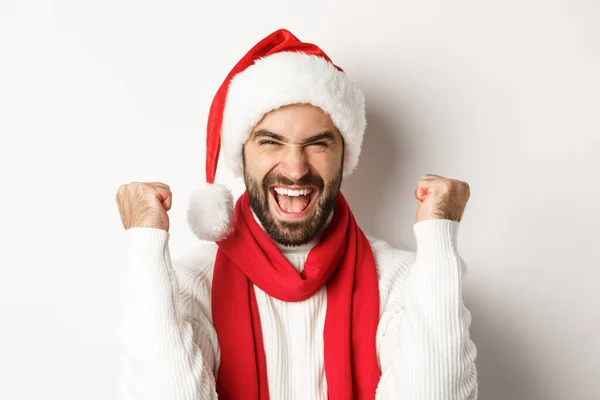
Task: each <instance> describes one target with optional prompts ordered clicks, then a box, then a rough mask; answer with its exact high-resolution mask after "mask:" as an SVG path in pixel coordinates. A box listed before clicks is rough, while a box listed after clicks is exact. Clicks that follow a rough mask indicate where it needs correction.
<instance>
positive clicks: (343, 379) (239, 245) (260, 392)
mask: <svg viewBox="0 0 600 400" xmlns="http://www.w3.org/2000/svg"><path fill="white" fill-rule="evenodd" d="M217 244H218V251H217V255H216V260H215V267H214V275H213V284H212V285H213V286H212V316H213V323H214V326H215V329H216V332H217V337H218V341H219V346H220V351H221V360H220V365H219V371H218V376H217V382H216V386H217V394H218V396H219V399H220V400H242V399H243V400H268V399H269V391H268V382H267V368H266V356H265V352H264V345H263V338H262V332H261V325H260V317H259V312H258V305H257V303H256V297H255V294H254V290H253V284H254V285H256V286H258V287H259V288H260V289H262V290H263V291H264V292H265V293H267V294H269V295H270V296H272V297H275V298H277V299H279V300H282V301H303V300H306V299H308V298H310V297H311V296H312V295H313V294H315V293H316V292H317V291H318V290H319V289H320V288H321V287H323V285H327V311H326V315H325V327H324V332H323V336H324V337H323V340H324V348H325V349H324V361H325V375H326V379H327V387H328V398H329V400H349V399H358V400H363V399H365V400H366V399H369V400H372V399H374V398H375V389H376V387H377V384H378V382H379V378H380V375H381V372H380V370H379V365H378V361H377V354H376V349H375V333H376V330H377V323H378V321H379V288H378V282H377V272H376V268H375V260H374V258H373V253H372V251H371V246H370V244H369V242H368V239H367V238H366V236H365V234H364V233H363V232H362V230H361V229H360V228H359V227H358V225H357V223H356V221H355V219H354V216H353V214H352V212H351V211H350V208H349V206H348V203H347V202H346V199H345V198H344V196H343V195H342V194H341V193H339V195H338V197H337V199H336V204H335V209H334V215H333V218H332V220H331V222H330V224H329V225H328V226H327V228H326V229H325V231H324V233H323V235H322V237H321V240H320V241H319V243H318V244H317V245H316V246H315V247H314V248H313V249H312V250H311V251H310V252H309V254H308V257H307V259H306V262H305V264H304V270H303V271H302V272H301V273H299V272H298V271H296V269H295V268H294V266H293V265H292V264H290V263H289V261H287V259H286V258H285V257H284V256H283V254H282V253H281V251H280V249H279V248H278V247H277V244H276V243H275V242H274V241H273V240H272V239H271V238H270V237H269V236H268V234H267V233H266V232H265V231H264V230H263V228H262V227H261V226H260V225H259V224H258V223H257V222H256V220H255V219H254V216H253V215H252V211H251V209H250V201H249V197H248V193H247V192H246V193H244V194H243V195H242V196H241V197H240V198H239V199H238V201H237V202H236V205H235V211H234V230H233V233H231V234H230V235H229V236H228V237H227V238H225V239H224V240H221V241H219V242H217Z"/></svg>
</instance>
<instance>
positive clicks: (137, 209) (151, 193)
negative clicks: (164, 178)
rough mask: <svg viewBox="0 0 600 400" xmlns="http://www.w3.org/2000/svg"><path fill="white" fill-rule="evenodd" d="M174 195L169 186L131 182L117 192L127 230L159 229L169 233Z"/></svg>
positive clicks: (122, 219) (120, 210) (118, 203)
mask: <svg viewBox="0 0 600 400" xmlns="http://www.w3.org/2000/svg"><path fill="white" fill-rule="evenodd" d="M172 197H173V194H172V193H171V188H170V187H169V185H167V184H164V183H160V182H131V183H128V184H124V185H121V187H119V190H118V191H117V205H118V206H119V212H120V213H121V222H123V226H124V227H125V229H129V228H134V227H147V228H159V229H163V230H165V231H167V232H168V231H169V216H168V215H167V211H168V210H170V209H171V201H172Z"/></svg>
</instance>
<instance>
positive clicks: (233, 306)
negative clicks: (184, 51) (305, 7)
mask: <svg viewBox="0 0 600 400" xmlns="http://www.w3.org/2000/svg"><path fill="white" fill-rule="evenodd" d="M365 126H366V119H365V114H364V98H363V95H362V93H361V92H360V91H359V90H358V89H357V88H356V87H355V86H354V85H353V84H352V83H351V82H350V80H349V78H348V77H347V76H346V74H345V73H344V72H343V71H342V70H341V68H339V67H337V66H335V65H334V64H333V63H332V62H331V60H330V59H329V57H328V56H327V55H325V53H323V52H322V50H321V49H319V48H318V47H317V46H315V45H312V44H308V43H302V42H300V41H299V40H298V39H297V38H296V37H295V36H294V35H292V34H291V33H290V32H289V31H287V30H278V31H276V32H274V33H272V34H271V35H269V36H267V37H266V38H265V39H263V40H262V41H261V42H259V43H258V44H257V45H256V46H255V47H253V48H252V49H251V50H250V51H249V52H248V54H246V56H244V58H242V60H241V61H240V62H239V63H238V64H237V65H236V66H235V67H234V69H233V70H232V71H231V72H230V74H229V75H228V76H227V78H226V79H225V82H224V83H223V85H222V86H221V88H220V89H219V91H218V92H217V95H216V96H215V99H214V101H213V104H212V106H211V110H210V114H209V120H208V130H207V157H206V177H207V181H208V185H207V187H206V188H204V189H202V190H199V191H198V192H196V193H195V195H194V197H193V199H192V201H191V203H190V209H189V213H188V221H189V223H190V227H191V228H192V230H193V231H194V233H195V234H196V235H197V236H198V237H199V238H201V239H208V240H212V241H215V242H216V244H215V243H205V244H202V245H199V246H198V248H197V249H194V250H193V251H191V252H190V253H189V254H188V255H186V256H185V257H182V258H181V259H180V260H178V262H175V263H173V266H172V263H171V260H170V255H169V250H168V238H169V234H168V229H169V218H168V216H167V211H168V210H169V209H170V208H171V201H172V200H171V199H172V194H171V191H170V188H169V186H168V185H166V184H163V183H159V182H152V183H139V182H132V183H130V184H127V185H122V186H121V187H120V188H119V191H118V193H117V203H118V205H119V210H120V213H121V218H122V221H123V225H124V227H125V228H126V238H127V257H126V262H125V269H124V274H123V279H122V280H121V285H120V292H119V293H120V299H121V303H120V307H121V310H122V314H121V316H120V330H119V339H120V343H121V346H122V347H121V358H120V360H121V362H120V367H121V368H120V377H121V393H122V396H123V398H124V399H138V400H141V399H144V400H149V399H157V400H158V399H169V400H175V399H178V400H193V399H194V400H195V399H216V398H219V399H234V400H237V399H256V400H259V399H260V400H265V399H286V400H287V399H290V400H292V399H294V400H304V399H335V400H337V399H375V398H377V399H402V400H409V399H411V400H412V399H451V400H459V399H460V400H467V399H476V398H477V372H476V368H475V364H474V361H475V357H476V349H475V346H474V345H473V342H472V341H471V340H470V339H469V332H468V329H469V325H470V322H471V316H470V314H469V312H468V311H467V309H466V308H465V307H464V306H463V303H462V295H461V286H462V283H461V281H462V277H463V275H464V263H463V260H462V259H461V258H460V256H459V255H458V254H457V249H456V240H457V232H458V225H459V221H460V220H461V217H462V214H463V211H464V208H465V205H466V203H467V200H468V198H469V186H468V185H467V184H466V183H465V182H461V181H458V180H454V179H446V178H443V177H440V176H437V175H426V176H424V177H423V178H422V179H421V180H420V181H419V182H418V185H417V188H416V189H415V192H414V196H415V198H416V201H417V203H418V209H417V216H416V217H417V218H416V220H417V222H416V223H415V225H414V226H413V228H414V232H415V235H416V239H417V251H416V253H415V252H411V251H405V250H398V249H394V248H392V247H390V246H389V245H388V244H387V243H385V242H384V241H381V240H377V239H375V238H371V237H367V236H366V235H365V234H364V233H363V232H362V231H361V230H360V228H359V227H358V225H357V223H356V221H355V219H354V217H353V215H352V212H351V211H350V209H349V207H348V204H347V203H346V200H345V199H344V196H343V195H342V194H341V193H340V185H341V182H342V178H343V176H346V175H348V174H350V173H351V172H352V171H353V170H354V169H355V167H356V166H357V163H358V156H359V153H360V148H361V144H362V138H363V133H364V130H365ZM221 144H222V150H223V152H224V156H225V161H226V163H227V164H228V165H229V167H230V168H231V169H232V170H233V171H237V172H239V173H242V174H243V176H244V181H245V184H246V188H247V191H246V192H245V193H244V194H243V195H242V196H241V197H240V198H239V199H238V201H237V202H236V203H235V209H234V208H233V200H232V198H231V194H230V193H229V192H228V191H227V190H226V189H225V188H224V187H222V186H219V185H217V184H215V183H214V178H215V172H216V168H217V160H218V155H219V151H220V148H221Z"/></svg>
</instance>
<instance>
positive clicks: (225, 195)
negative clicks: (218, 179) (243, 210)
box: [187, 183, 233, 242]
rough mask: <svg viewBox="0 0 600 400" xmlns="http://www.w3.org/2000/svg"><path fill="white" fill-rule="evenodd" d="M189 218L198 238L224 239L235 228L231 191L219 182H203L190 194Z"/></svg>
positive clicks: (190, 225)
mask: <svg viewBox="0 0 600 400" xmlns="http://www.w3.org/2000/svg"><path fill="white" fill-rule="evenodd" d="M187 220H188V225H189V227H190V229H191V230H192V232H193V233H194V235H196V237H197V238H198V239H200V240H208V241H211V242H213V241H217V240H221V239H224V238H225V237H227V235H228V234H229V233H231V231H232V229H233V196H232V194H231V191H230V190H229V189H227V188H226V187H225V186H222V185H219V184H217V183H213V184H209V183H202V184H201V185H200V186H199V187H198V188H197V189H196V190H195V191H194V192H193V193H192V195H191V196H190V204H189V207H188V212H187Z"/></svg>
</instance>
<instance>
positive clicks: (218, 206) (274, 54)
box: [187, 29, 366, 241]
mask: <svg viewBox="0 0 600 400" xmlns="http://www.w3.org/2000/svg"><path fill="white" fill-rule="evenodd" d="M289 104H312V105H314V106H316V107H319V108H321V109H322V110H323V111H325V112H326V113H327V114H328V115H329V117H330V118H331V120H332V121H333V123H334V124H335V126H336V127H337V128H338V130H339V131H340V133H341V135H342V137H343V139H344V165H343V175H344V176H347V175H349V174H351V173H352V172H353V171H354V169H355V168H356V166H357V165H358V158H359V155H360V150H361V146H362V141H363V135H364V132H365V128H366V116H365V100H364V96H363V94H362V93H361V91H360V90H359V89H358V88H357V87H355V86H354V84H353V83H352V81H350V79H349V77H348V76H347V75H346V73H344V71H343V70H342V69H341V68H340V67H338V66H337V65H335V64H334V63H333V62H332V61H331V59H330V58H329V57H328V56H327V55H326V54H325V53H324V52H323V51H322V50H321V49H320V48H319V47H317V46H316V45H314V44H311V43H303V42H301V41H300V40H299V39H298V38H297V37H296V36H294V35H293V34H292V33H291V32H290V31H288V30H285V29H280V30H277V31H275V32H273V33H272V34H270V35H269V36H267V37H266V38H264V39H263V40H261V41H260V42H258V43H257V44H256V45H255V46H254V47H253V48H252V49H251V50H250V51H249V52H248V53H247V54H246V55H245V56H244V57H243V58H242V59H241V60H240V61H239V62H238V63H237V64H236V65H235V67H233V69H232V70H231V72H229V74H228V75H227V77H226V78H225V81H224V82H223V84H222V85H221V87H220V88H219V90H218V91H217V93H216V95H215V97H214V99H213V102H212V105H211V107H210V112H209V115H208V124H207V135H206V184H203V185H201V186H200V187H198V188H197V189H196V190H195V191H194V192H193V193H192V196H191V199H190V204H189V208H188V214H187V218H188V224H189V226H190V228H191V230H192V232H193V233H194V234H195V235H196V236H197V237H198V238H199V239H201V240H209V241H217V240H220V239H222V238H224V237H226V236H227V235H228V234H229V233H230V232H231V230H232V220H233V196H232V194H231V191H230V190H229V189H227V188H226V187H224V186H222V185H219V184H217V183H215V182H214V181H215V174H216V171H217V162H218V160H219V151H221V150H222V151H223V157H224V161H225V164H226V166H228V167H229V169H230V170H231V171H232V172H233V173H234V174H235V175H236V176H242V175H243V165H242V149H243V145H244V143H245V142H246V141H247V139H248V137H249V135H250V133H251V132H252V130H253V129H254V127H255V126H256V124H257V123H258V122H259V121H260V120H261V119H262V118H263V116H264V115H265V114H266V113H268V112H269V111H272V110H275V109H277V108H279V107H283V106H285V105H289ZM221 147H222V149H221Z"/></svg>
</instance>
